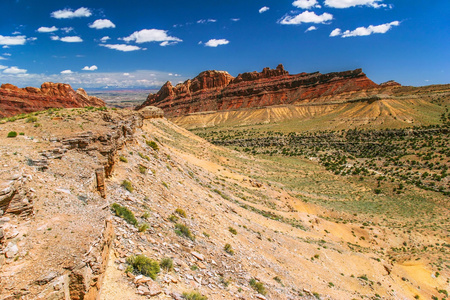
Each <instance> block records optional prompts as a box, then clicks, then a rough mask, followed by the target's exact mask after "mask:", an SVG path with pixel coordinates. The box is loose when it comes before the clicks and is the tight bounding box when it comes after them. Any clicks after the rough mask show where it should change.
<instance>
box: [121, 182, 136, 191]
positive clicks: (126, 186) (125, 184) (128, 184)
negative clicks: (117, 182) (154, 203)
mask: <svg viewBox="0 0 450 300" xmlns="http://www.w3.org/2000/svg"><path fill="white" fill-rule="evenodd" d="M121 185H122V187H123V188H124V189H126V190H127V191H129V192H130V193H132V192H133V191H134V188H133V185H132V184H131V182H130V181H128V180H124V181H122V184H121Z"/></svg>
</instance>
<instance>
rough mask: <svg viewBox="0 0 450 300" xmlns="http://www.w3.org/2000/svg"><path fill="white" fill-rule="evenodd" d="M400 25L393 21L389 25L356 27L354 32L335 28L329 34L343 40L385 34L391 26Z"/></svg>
mask: <svg viewBox="0 0 450 300" xmlns="http://www.w3.org/2000/svg"><path fill="white" fill-rule="evenodd" d="M398 25H400V22H399V21H393V22H391V23H386V24H381V25H375V26H374V25H369V26H368V27H358V28H356V29H355V30H346V31H344V32H342V31H341V30H340V29H339V28H336V29H335V30H333V31H332V32H331V33H330V36H331V37H333V36H341V37H343V38H346V37H354V36H368V35H371V34H374V33H386V32H388V31H389V30H390V29H391V28H392V27H393V26H398Z"/></svg>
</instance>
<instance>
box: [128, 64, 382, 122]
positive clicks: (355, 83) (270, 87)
mask: <svg viewBox="0 0 450 300" xmlns="http://www.w3.org/2000/svg"><path fill="white" fill-rule="evenodd" d="M376 87H378V85H377V84H376V83H374V82H373V81H372V80H370V79H369V78H367V76H366V74H364V73H363V72H362V70H361V69H356V70H351V71H344V72H334V73H328V74H321V73H319V72H314V73H300V74H295V75H290V74H289V72H288V71H286V70H285V69H284V67H283V65H282V64H280V65H278V66H277V68H276V69H270V68H264V69H263V70H262V72H248V73H242V74H239V75H238V76H237V77H233V76H231V75H230V74H228V73H227V72H225V71H215V70H209V71H204V72H201V73H200V74H199V75H198V76H197V77H195V78H194V79H188V80H187V81H185V82H184V83H180V84H177V85H176V86H173V85H172V84H171V83H170V81H168V82H166V83H165V84H164V85H163V86H162V88H161V89H160V91H159V92H158V93H156V94H150V95H148V97H147V100H146V101H145V102H144V103H142V104H141V105H140V106H138V107H136V109H137V110H139V109H141V108H143V107H145V106H149V105H153V106H157V107H160V108H162V109H163V110H164V112H165V114H166V115H167V116H168V117H178V116H183V115H187V114H191V113H197V112H204V111H225V110H230V109H241V108H252V107H263V106H272V105H280V104H293V103H298V102H301V101H306V100H308V101H309V100H314V99H316V98H319V97H323V96H333V95H338V94H341V93H346V92H351V91H359V90H363V89H371V88H376Z"/></svg>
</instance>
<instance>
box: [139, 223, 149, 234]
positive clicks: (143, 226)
mask: <svg viewBox="0 0 450 300" xmlns="http://www.w3.org/2000/svg"><path fill="white" fill-rule="evenodd" d="M148 228H149V225H148V224H147V223H142V224H140V225H139V226H138V230H139V232H146V231H147V229H148Z"/></svg>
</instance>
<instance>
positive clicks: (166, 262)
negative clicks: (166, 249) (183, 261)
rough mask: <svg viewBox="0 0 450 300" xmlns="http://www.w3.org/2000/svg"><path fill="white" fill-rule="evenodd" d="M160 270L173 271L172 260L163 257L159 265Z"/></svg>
mask: <svg viewBox="0 0 450 300" xmlns="http://www.w3.org/2000/svg"><path fill="white" fill-rule="evenodd" d="M159 265H160V266H161V268H163V269H164V270H166V271H172V269H173V260H172V259H171V258H170V257H165V258H163V259H161V262H160V263H159Z"/></svg>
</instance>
